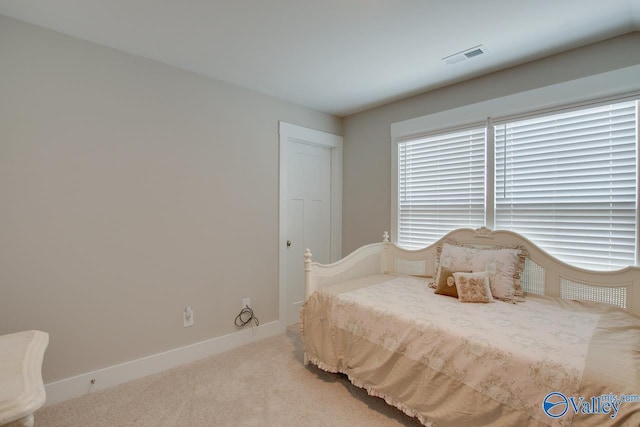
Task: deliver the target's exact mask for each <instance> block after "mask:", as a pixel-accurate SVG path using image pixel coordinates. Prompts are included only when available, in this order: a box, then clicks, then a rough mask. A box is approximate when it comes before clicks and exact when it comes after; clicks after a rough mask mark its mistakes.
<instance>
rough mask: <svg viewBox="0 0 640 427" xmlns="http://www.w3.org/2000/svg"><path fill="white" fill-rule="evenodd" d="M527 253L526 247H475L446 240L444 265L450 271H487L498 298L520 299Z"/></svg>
mask: <svg viewBox="0 0 640 427" xmlns="http://www.w3.org/2000/svg"><path fill="white" fill-rule="evenodd" d="M525 257H526V253H525V252H524V251H523V250H522V249H507V248H503V249H491V248H473V247H468V246H458V245H453V244H451V243H448V242H445V243H443V244H442V251H441V253H440V266H441V267H443V268H447V269H448V270H450V271H484V272H486V273H487V274H488V275H489V281H490V283H491V292H492V294H493V297H494V298H497V299H501V300H505V301H511V302H516V301H518V300H521V299H522V297H523V292H522V288H521V286H520V273H522V270H523V269H524V260H525ZM436 281H439V278H436Z"/></svg>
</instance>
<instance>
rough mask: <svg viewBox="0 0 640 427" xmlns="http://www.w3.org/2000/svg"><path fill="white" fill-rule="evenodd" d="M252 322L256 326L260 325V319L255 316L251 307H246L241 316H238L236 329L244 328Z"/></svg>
mask: <svg viewBox="0 0 640 427" xmlns="http://www.w3.org/2000/svg"><path fill="white" fill-rule="evenodd" d="M251 322H254V323H255V324H256V326H259V325H260V322H259V321H258V318H257V317H256V316H254V314H253V310H252V309H251V308H250V307H249V306H246V307H245V308H243V309H242V310H241V311H240V314H238V315H237V316H236V320H235V324H236V327H238V328H242V327H243V326H246V325H247V324H249V323H251Z"/></svg>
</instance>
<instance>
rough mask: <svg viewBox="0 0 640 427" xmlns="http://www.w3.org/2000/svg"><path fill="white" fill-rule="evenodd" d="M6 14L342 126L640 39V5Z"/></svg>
mask: <svg viewBox="0 0 640 427" xmlns="http://www.w3.org/2000/svg"><path fill="white" fill-rule="evenodd" d="M0 14H2V15H7V16H10V17H14V18H17V19H19V20H22V21H26V22H29V23H33V24H36V25H39V26H42V27H45V28H50V29H52V30H55V31H59V32H61V33H65V34H69V35H72V36H76V37H79V38H82V39H86V40H89V41H93V42H96V43H99V44H102V45H106V46H110V47H113V48H116V49H120V50H122V51H125V52H129V53H133V54H136V55H140V56H143V57H146V58H150V59H153V60H156V61H159V62H163V63H166V64H170V65H173V66H176V67H179V68H182V69H185V70H190V71H193V72H196V73H199V74H203V75H206V76H210V77H213V78H216V79H219V80H223V81H226V82H229V83H233V84H236V85H239V86H243V87H246V88H249V89H253V90H256V91H259V92H262V93H264V94H268V95H271V96H275V97H277V98H281V99H284V100H287V101H290V102H293V103H296V104H299V105H304V106H307V107H310V108H314V109H316V110H320V111H324V112H327V113H331V114H335V115H337V116H346V115H349V114H353V113H356V112H359V111H362V110H365V109H368V108H371V107H374V106H377V105H381V104H384V103H387V102H391V101H394V100H398V99H401V98H404V97H407V96H411V95H415V94H418V93H421V92H425V91H428V90H432V89H435V88H438V87H442V86H446V85H448V84H452V83H455V82H459V81H463V80H466V79H469V78H472V77H476V76H479V75H482V74H486V73H489V72H492V71H496V70H499V69H503V68H506V67H510V66H514V65H517V64H521V63H524V62H528V61H531V60H534V59H537V58H541V57H544V56H548V55H550V54H554V53H558V52H562V51H565V50H568V49H572V48H575V47H579V46H583V45H586V44H590V43H593V42H597V41H600V40H604V39H607V38H610V37H613V36H617V35H621V34H626V33H629V32H632V31H638V30H640V0H535V1H533V0H531V1H528V2H524V1H518V0H484V1H478V0H232V1H229V0H56V1H48V0H0ZM480 44H482V45H484V47H485V48H486V49H487V51H488V52H487V54H485V55H481V56H478V57H475V58H472V59H468V60H465V61H463V62H459V63H457V64H447V63H446V62H445V61H443V60H442V58H444V57H446V56H449V55H451V54H454V53H457V52H460V51H463V50H466V49H468V48H471V47H474V46H477V45H480Z"/></svg>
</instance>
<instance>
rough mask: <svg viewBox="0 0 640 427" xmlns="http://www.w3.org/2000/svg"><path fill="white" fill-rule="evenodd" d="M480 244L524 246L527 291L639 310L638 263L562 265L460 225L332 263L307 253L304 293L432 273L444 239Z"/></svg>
mask: <svg viewBox="0 0 640 427" xmlns="http://www.w3.org/2000/svg"><path fill="white" fill-rule="evenodd" d="M446 239H450V240H454V241H456V242H459V243H462V244H467V245H473V246H478V247H492V246H509V247H514V246H520V247H522V248H524V249H525V250H526V251H527V254H528V256H527V258H526V261H525V268H524V271H523V273H522V275H521V278H520V282H521V285H522V288H523V290H524V291H525V292H529V293H534V294H541V295H548V296H553V297H561V298H565V299H577V300H586V301H597V302H604V303H609V304H614V305H618V306H620V307H623V308H625V309H627V310H628V311H630V312H632V313H634V314H636V315H640V268H639V267H633V266H629V267H626V268H624V269H622V270H616V271H591V270H586V269H582V268H579V267H574V266H571V265H569V264H566V263H564V262H562V261H560V260H558V259H557V258H555V257H554V256H552V255H550V254H548V253H547V252H545V251H544V250H542V249H541V248H539V247H538V246H537V245H535V244H534V243H532V242H531V241H529V240H528V239H527V238H525V237H524V236H522V235H520V234H517V233H514V232H512V231H506V230H496V231H491V230H489V229H487V228H485V227H482V228H479V229H477V230H472V229H469V228H460V229H457V230H454V231H451V232H449V233H448V234H446V235H445V236H443V237H442V238H441V239H440V240H438V241H437V242H436V243H434V244H432V245H430V246H428V247H426V248H424V249H418V250H406V249H402V248H399V247H398V246H396V245H395V244H393V243H390V242H389V240H388V234H387V233H386V232H385V235H384V241H383V242H382V243H374V244H371V245H366V246H363V247H361V248H359V249H356V250H355V251H354V252H352V253H351V254H349V255H347V256H346V257H344V258H343V259H341V260H339V261H337V262H335V263H333V264H326V265H322V264H318V263H315V262H312V260H311V252H310V251H309V249H307V251H306V252H305V278H306V295H307V298H308V297H309V295H311V294H312V293H313V292H314V291H315V290H316V289H319V288H322V287H323V286H328V285H331V284H334V283H338V282H342V281H345V280H351V279H356V278H359V277H364V276H367V275H371V274H380V273H403V274H410V275H415V276H425V277H433V276H435V265H436V264H435V261H436V254H437V249H438V247H439V245H441V243H442V242H443V241H444V240H446Z"/></svg>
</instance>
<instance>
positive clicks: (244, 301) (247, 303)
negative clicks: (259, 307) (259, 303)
mask: <svg viewBox="0 0 640 427" xmlns="http://www.w3.org/2000/svg"><path fill="white" fill-rule="evenodd" d="M245 307H251V298H242V308H245Z"/></svg>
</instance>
